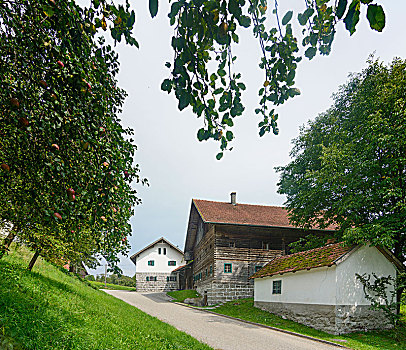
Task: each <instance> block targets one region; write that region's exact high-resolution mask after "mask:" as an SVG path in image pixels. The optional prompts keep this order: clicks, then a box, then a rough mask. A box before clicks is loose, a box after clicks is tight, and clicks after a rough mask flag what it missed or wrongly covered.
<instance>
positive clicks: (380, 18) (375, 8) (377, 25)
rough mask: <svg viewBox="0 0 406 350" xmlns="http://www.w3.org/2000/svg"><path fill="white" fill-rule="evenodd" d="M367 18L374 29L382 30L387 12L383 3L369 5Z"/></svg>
mask: <svg viewBox="0 0 406 350" xmlns="http://www.w3.org/2000/svg"><path fill="white" fill-rule="evenodd" d="M367 18H368V21H369V25H370V26H371V28H372V29H374V30H376V31H378V32H382V30H383V28H384V27H385V12H383V8H382V6H381V5H375V4H371V5H368V11H367Z"/></svg>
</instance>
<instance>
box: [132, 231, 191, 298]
mask: <svg viewBox="0 0 406 350" xmlns="http://www.w3.org/2000/svg"><path fill="white" fill-rule="evenodd" d="M130 259H131V260H132V262H133V263H134V264H135V265H136V274H135V275H136V281H137V291H138V292H160V291H170V290H176V289H178V281H177V276H176V274H174V273H172V271H173V270H175V269H176V268H178V267H179V266H181V264H182V262H183V261H184V260H183V252H182V251H181V250H180V249H179V248H178V247H176V246H174V245H173V244H172V243H170V242H169V241H168V240H166V239H165V238H163V237H161V238H159V239H157V240H156V241H155V242H153V243H151V244H149V245H148V246H146V247H145V248H143V249H141V250H140V251H139V252H137V253H135V254H134V255H132V256H131V258H130Z"/></svg>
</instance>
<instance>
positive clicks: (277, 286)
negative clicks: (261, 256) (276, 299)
mask: <svg viewBox="0 0 406 350" xmlns="http://www.w3.org/2000/svg"><path fill="white" fill-rule="evenodd" d="M272 294H282V281H281V280H279V281H272Z"/></svg>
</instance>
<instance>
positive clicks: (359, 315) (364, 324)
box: [335, 305, 393, 334]
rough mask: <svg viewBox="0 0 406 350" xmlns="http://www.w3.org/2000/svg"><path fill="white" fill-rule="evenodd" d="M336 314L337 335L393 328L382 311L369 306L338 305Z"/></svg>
mask: <svg viewBox="0 0 406 350" xmlns="http://www.w3.org/2000/svg"><path fill="white" fill-rule="evenodd" d="M335 312H336V333H337V334H343V333H349V332H358V331H361V332H364V331H367V330H368V331H369V330H373V329H390V328H392V327H393V326H392V324H391V323H390V322H389V320H388V318H387V317H386V316H385V313H384V312H383V311H382V310H372V309H371V307H370V306H369V305H358V306H354V305H337V306H336V310H335Z"/></svg>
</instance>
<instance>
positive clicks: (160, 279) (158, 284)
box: [135, 272, 178, 292]
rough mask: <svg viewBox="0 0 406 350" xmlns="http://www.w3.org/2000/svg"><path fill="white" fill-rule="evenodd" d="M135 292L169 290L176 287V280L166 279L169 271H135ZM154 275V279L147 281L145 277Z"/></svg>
mask: <svg viewBox="0 0 406 350" xmlns="http://www.w3.org/2000/svg"><path fill="white" fill-rule="evenodd" d="M135 275H136V281H137V292H169V291H171V290H177V289H178V281H167V277H169V276H174V274H170V273H158V272H148V273H136V274H135ZM150 276H153V277H156V281H147V277H150Z"/></svg>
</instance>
